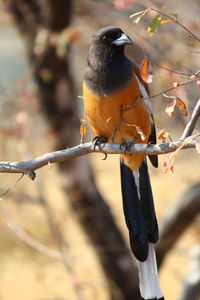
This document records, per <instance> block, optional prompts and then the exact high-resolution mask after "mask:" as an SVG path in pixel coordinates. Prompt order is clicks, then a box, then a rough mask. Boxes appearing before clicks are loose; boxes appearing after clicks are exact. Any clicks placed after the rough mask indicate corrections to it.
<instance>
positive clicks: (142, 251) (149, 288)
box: [83, 26, 164, 300]
mask: <svg viewBox="0 0 200 300" xmlns="http://www.w3.org/2000/svg"><path fill="white" fill-rule="evenodd" d="M132 44H133V41H132V39H131V38H130V37H129V36H128V35H127V34H125V33H124V32H123V31H122V29H121V28H118V27H115V26H109V27H105V28H102V29H100V30H98V31H97V32H96V33H95V34H94V35H93V36H92V38H91V40H90V42H89V49H88V56H87V60H86V67H85V74H84V78H83V99H84V107H85V113H86V115H87V119H88V120H89V123H90V125H91V127H92V129H93V131H94V134H95V135H96V136H95V138H94V144H95V145H100V144H101V143H105V142H113V143H117V144H120V147H121V149H124V152H123V154H121V155H120V173H121V190H122V200H123V211H124V215H125V221H126V225H127V227H128V231H129V240H130V246H131V249H132V252H133V255H134V256H135V258H136V260H137V265H138V270H139V287H140V293H141V297H142V299H145V300H146V299H159V300H161V299H164V297H163V294H162V291H161V288H160V285H159V280H158V275H157V265H156V258H155V250H154V244H155V243H156V242H157V241H158V238H159V232H158V223H157V218H156V213H155V208H154V201H153V195H152V189H151V183H150V178H149V174H148V166H147V157H146V156H145V155H144V154H138V153H134V154H131V153H126V151H127V150H129V148H130V146H131V145H132V144H133V143H141V144H155V143H156V130H155V123H154V117H153V111H152V106H151V101H150V99H149V97H150V90H149V86H148V84H147V83H146V82H145V81H144V80H143V79H142V77H141V75H140V69H139V67H138V66H137V65H136V64H134V63H133V62H132V61H131V60H130V59H129V58H128V57H127V56H126V54H125V46H127V45H132ZM149 159H150V161H151V163H152V165H153V166H154V167H158V158H157V156H156V155H150V156H149Z"/></svg>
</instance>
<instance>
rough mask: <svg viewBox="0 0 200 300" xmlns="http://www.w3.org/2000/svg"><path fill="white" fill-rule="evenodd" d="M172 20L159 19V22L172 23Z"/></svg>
mask: <svg viewBox="0 0 200 300" xmlns="http://www.w3.org/2000/svg"><path fill="white" fill-rule="evenodd" d="M172 22H174V21H172V20H161V21H160V24H166V23H172Z"/></svg>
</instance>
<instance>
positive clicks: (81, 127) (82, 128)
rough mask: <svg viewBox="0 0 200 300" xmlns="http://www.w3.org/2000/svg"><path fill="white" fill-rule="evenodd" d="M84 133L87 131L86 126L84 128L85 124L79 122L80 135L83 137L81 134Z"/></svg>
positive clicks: (83, 134)
mask: <svg viewBox="0 0 200 300" xmlns="http://www.w3.org/2000/svg"><path fill="white" fill-rule="evenodd" d="M86 133H87V128H86V126H85V124H81V126H80V136H81V137H83V136H85V135H86Z"/></svg>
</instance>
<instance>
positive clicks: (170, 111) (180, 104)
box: [165, 97, 187, 117]
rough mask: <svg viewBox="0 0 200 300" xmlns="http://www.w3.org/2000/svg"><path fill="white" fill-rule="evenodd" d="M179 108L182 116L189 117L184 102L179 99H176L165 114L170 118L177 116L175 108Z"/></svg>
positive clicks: (168, 106) (167, 107)
mask: <svg viewBox="0 0 200 300" xmlns="http://www.w3.org/2000/svg"><path fill="white" fill-rule="evenodd" d="M176 105H177V106H178V107H179V109H180V111H181V113H182V115H184V116H187V108H186V105H185V103H184V102H183V100H181V99H180V98H179V97H174V99H173V101H172V102H171V103H169V104H168V105H167V106H166V109H165V112H166V113H167V114H168V115H169V116H170V117H172V116H174V115H175V110H174V109H175V106H176Z"/></svg>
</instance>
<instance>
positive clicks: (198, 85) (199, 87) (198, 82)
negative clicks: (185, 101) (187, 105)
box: [197, 80, 200, 90]
mask: <svg viewBox="0 0 200 300" xmlns="http://www.w3.org/2000/svg"><path fill="white" fill-rule="evenodd" d="M197 88H198V89H199V90H200V80H197Z"/></svg>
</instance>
